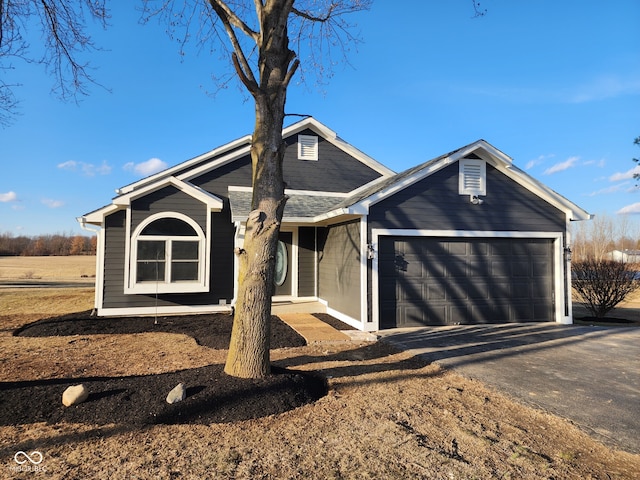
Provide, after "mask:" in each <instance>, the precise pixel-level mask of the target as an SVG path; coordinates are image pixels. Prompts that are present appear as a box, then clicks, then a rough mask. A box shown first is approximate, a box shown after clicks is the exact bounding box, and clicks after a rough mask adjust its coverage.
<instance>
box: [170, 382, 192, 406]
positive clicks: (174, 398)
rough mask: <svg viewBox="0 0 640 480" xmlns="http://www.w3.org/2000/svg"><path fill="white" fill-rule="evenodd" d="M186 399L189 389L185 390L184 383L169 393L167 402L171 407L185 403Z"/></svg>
mask: <svg viewBox="0 0 640 480" xmlns="http://www.w3.org/2000/svg"><path fill="white" fill-rule="evenodd" d="M185 398H187V389H186V388H184V383H179V384H178V385H176V386H175V387H173V390H171V391H170V392H169V394H168V395H167V399H166V401H167V403H168V404H169V405H173V404H174V403H178V402H181V401H183V400H184V399H185Z"/></svg>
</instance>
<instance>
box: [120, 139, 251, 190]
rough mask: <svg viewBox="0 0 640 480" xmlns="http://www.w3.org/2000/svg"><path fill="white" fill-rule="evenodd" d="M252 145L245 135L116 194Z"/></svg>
mask: <svg viewBox="0 0 640 480" xmlns="http://www.w3.org/2000/svg"><path fill="white" fill-rule="evenodd" d="M245 143H246V144H251V135H245V136H243V137H241V138H238V139H237V140H234V141H232V142H229V143H227V144H225V145H222V146H220V147H217V148H214V149H213V150H211V151H209V152H206V153H203V154H202V155H198V156H197V157H194V158H192V159H191V160H187V161H185V162H182V163H179V164H178V165H175V166H173V167H170V168H167V169H166V170H162V171H161V172H158V173H156V174H154V175H150V176H148V177H145V178H143V179H141V180H138V181H137V182H134V183H130V184H129V185H125V186H124V187H121V188H119V189H118V190H116V192H117V193H118V194H120V195H124V194H127V193H130V192H132V191H133V190H135V189H137V188H140V187H143V186H144V185H146V184H149V183H153V182H155V181H157V180H159V179H161V178H165V177H168V176H171V175H173V174H174V173H175V172H177V171H179V170H184V169H185V168H189V167H190V166H191V165H194V164H198V163H200V162H203V161H205V160H207V159H208V158H215V157H217V156H219V155H222V154H224V153H225V152H228V151H229V150H234V149H236V148H238V147H239V146H241V145H243V144H245Z"/></svg>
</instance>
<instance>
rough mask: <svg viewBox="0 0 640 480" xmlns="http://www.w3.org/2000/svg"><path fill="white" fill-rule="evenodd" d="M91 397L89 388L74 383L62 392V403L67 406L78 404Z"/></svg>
mask: <svg viewBox="0 0 640 480" xmlns="http://www.w3.org/2000/svg"><path fill="white" fill-rule="evenodd" d="M87 398H89V390H87V388H86V387H85V386H84V385H73V386H71V387H69V388H67V389H66V390H65V391H64V392H63V393H62V404H63V405H64V406H65V407H70V406H71V405H77V404H78V403H82V402H84V401H85V400H86V399H87Z"/></svg>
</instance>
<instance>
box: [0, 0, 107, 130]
mask: <svg viewBox="0 0 640 480" xmlns="http://www.w3.org/2000/svg"><path fill="white" fill-rule="evenodd" d="M106 1H107V0H37V1H33V0H0V71H2V70H4V71H6V70H12V69H14V68H16V67H15V63H13V62H15V61H22V62H27V63H38V64H42V65H44V67H45V69H46V72H47V73H48V74H49V75H50V76H51V77H52V78H53V87H52V91H53V92H54V93H55V94H56V95H58V96H59V97H60V98H62V99H65V100H67V99H73V98H77V97H76V96H77V95H78V94H82V95H84V94H86V93H87V90H86V85H87V84H88V83H96V82H95V81H94V79H93V78H92V76H91V74H90V67H89V63H88V61H85V60H82V59H81V57H82V56H83V54H87V53H91V52H94V51H95V50H97V48H96V46H95V45H94V44H93V42H92V40H91V38H90V37H89V36H88V35H87V33H86V22H87V21H88V20H95V21H97V22H99V23H100V24H101V25H102V26H103V27H105V26H106V21H107V19H108V12H107V9H106V7H105V4H106ZM32 29H37V30H39V32H40V37H39V38H40V39H41V40H42V45H41V47H42V48H33V47H32V45H30V44H29V42H28V40H27V35H28V32H29V31H30V30H32ZM31 38H36V36H35V35H31ZM40 51H42V53H36V52H40ZM17 86H19V85H18V84H17V83H8V82H7V81H5V80H4V79H2V78H0V125H4V126H7V125H8V124H10V123H11V121H12V119H13V118H14V116H15V115H16V108H17V106H18V103H19V102H18V100H17V97H16V96H15V94H14V88H15V87H17Z"/></svg>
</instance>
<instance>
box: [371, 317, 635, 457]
mask: <svg viewBox="0 0 640 480" xmlns="http://www.w3.org/2000/svg"><path fill="white" fill-rule="evenodd" d="M378 334H379V335H380V336H381V340H382V341H386V342H389V343H391V344H393V345H396V346H398V347H400V348H402V349H404V350H411V351H412V352H414V353H415V354H416V355H421V356H423V357H425V358H426V359H428V360H429V361H431V362H435V363H437V364H439V365H441V366H443V367H446V368H450V369H453V370H455V371H456V372H458V373H460V374H462V375H464V376H466V377H469V378H474V379H477V380H480V381H482V382H483V383H485V384H486V385H490V386H492V387H494V388H496V389H498V390H499V391H502V392H504V393H506V394H508V395H510V396H511V397H512V398H515V399H519V400H521V401H523V402H524V403H527V404H529V405H532V406H534V407H537V408H541V409H543V410H545V411H548V412H551V413H553V414H555V415H558V416H561V417H564V418H567V419H569V420H571V421H572V422H573V423H575V424H576V425H578V426H579V427H580V428H582V429H583V430H585V431H587V432H588V433H589V434H590V435H592V436H593V437H594V438H597V439H598V440H600V441H602V442H603V443H605V444H607V445H609V446H612V447H614V448H618V449H622V450H626V451H628V452H631V453H640V328H635V327H591V326H578V325H558V324H553V323H532V324H507V325H461V326H455V327H428V328H412V329H394V330H383V331H380V332H378Z"/></svg>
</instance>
